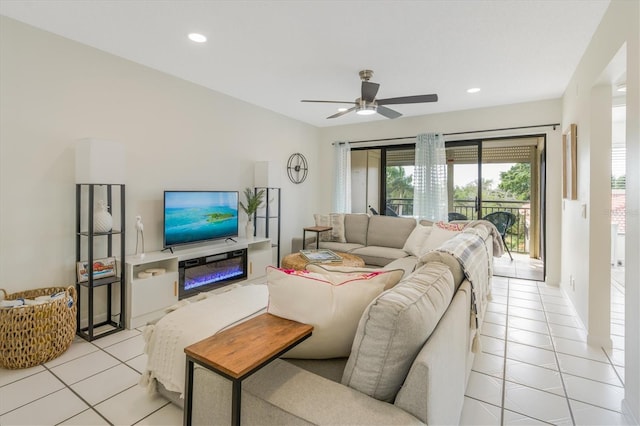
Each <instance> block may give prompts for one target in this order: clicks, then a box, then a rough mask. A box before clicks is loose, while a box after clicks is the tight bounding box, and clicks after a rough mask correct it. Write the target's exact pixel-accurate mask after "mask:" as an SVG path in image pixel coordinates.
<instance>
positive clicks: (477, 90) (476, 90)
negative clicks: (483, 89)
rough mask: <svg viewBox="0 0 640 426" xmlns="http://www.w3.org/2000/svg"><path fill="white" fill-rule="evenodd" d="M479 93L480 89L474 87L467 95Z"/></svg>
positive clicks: (468, 90)
mask: <svg viewBox="0 0 640 426" xmlns="http://www.w3.org/2000/svg"><path fill="white" fill-rule="evenodd" d="M479 91H480V88H479V87H472V88H471V89H467V93H478V92H479Z"/></svg>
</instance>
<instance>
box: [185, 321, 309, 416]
mask: <svg viewBox="0 0 640 426" xmlns="http://www.w3.org/2000/svg"><path fill="white" fill-rule="evenodd" d="M312 332H313V326H311V325H308V324H302V323H299V322H296V321H292V320H288V319H285V318H281V317H277V316H275V315H271V314H269V313H266V314H261V315H258V316H257V317H254V318H251V319H249V320H247V321H245V322H242V323H240V324H238V325H236V326H233V327H231V328H229V329H226V330H224V331H221V332H220V333H218V334H214V335H213V336H210V337H208V338H206V339H204V340H201V341H199V342H197V343H194V344H192V345H190V346H187V347H186V348H184V352H185V354H186V358H187V367H186V377H185V393H184V425H185V426H191V420H192V412H191V411H192V408H193V366H194V364H198V365H200V366H202V367H204V368H207V369H209V370H211V371H213V372H215V373H218V374H219V375H221V376H223V377H226V378H227V379H229V380H231V382H232V383H233V384H232V391H231V423H232V424H233V425H240V404H241V395H242V380H244V379H245V378H247V377H248V376H250V375H251V374H253V373H255V372H256V371H258V370H259V369H261V368H262V367H264V366H265V365H267V364H268V363H270V362H271V361H273V360H274V359H276V358H278V357H279V356H280V355H282V354H283V353H285V352H287V351H288V350H289V349H291V348H293V347H294V346H296V345H297V344H298V343H300V342H302V341H303V340H305V339H307V338H308V337H310V336H311V333H312Z"/></svg>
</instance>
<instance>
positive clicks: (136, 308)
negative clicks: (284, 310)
mask: <svg viewBox="0 0 640 426" xmlns="http://www.w3.org/2000/svg"><path fill="white" fill-rule="evenodd" d="M236 240H237V242H233V241H226V242H225V241H218V242H215V243H211V244H207V245H203V246H198V247H192V248H184V249H177V250H175V251H174V252H173V253H171V252H170V251H155V252H150V253H145V254H144V257H141V256H140V255H137V256H126V258H125V282H126V289H127V290H126V291H127V297H126V306H125V326H126V327H127V328H129V329H131V328H136V327H140V326H142V325H145V324H147V323H148V322H150V321H155V320H157V319H159V318H161V317H162V316H163V315H164V314H165V309H166V308H168V307H170V306H172V305H173V304H175V303H177V302H178V294H179V289H178V285H179V269H178V264H179V263H180V262H182V261H188V260H190V259H196V258H201V257H205V256H215V255H218V254H222V253H228V252H233V251H237V250H243V249H246V250H247V278H246V280H245V281H234V283H237V282H249V281H252V280H255V279H257V278H260V277H263V276H264V275H265V273H266V272H265V269H266V267H267V266H269V265H270V264H271V263H272V251H271V240H270V239H269V238H257V237H256V238H254V239H245V238H237V239H236ZM156 268H157V269H162V270H164V273H162V274H159V275H152V276H148V277H146V278H139V273H140V272H143V273H144V272H145V271H149V270H153V269H156ZM143 275H147V274H143ZM224 285H225V284H221V287H223V286H224ZM213 291H215V290H213Z"/></svg>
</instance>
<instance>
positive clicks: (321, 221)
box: [313, 213, 347, 243]
mask: <svg viewBox="0 0 640 426" xmlns="http://www.w3.org/2000/svg"><path fill="white" fill-rule="evenodd" d="M313 218H314V220H315V222H316V226H331V227H332V228H333V229H332V230H331V231H327V232H321V233H320V235H319V237H320V241H333V242H336V243H346V242H347V239H346V238H345V235H344V214H342V213H330V214H314V215H313Z"/></svg>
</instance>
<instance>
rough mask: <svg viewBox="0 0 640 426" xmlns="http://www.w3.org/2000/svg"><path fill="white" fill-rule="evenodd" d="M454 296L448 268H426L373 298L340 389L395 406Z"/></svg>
mask: <svg viewBox="0 0 640 426" xmlns="http://www.w3.org/2000/svg"><path fill="white" fill-rule="evenodd" d="M453 292H454V286H453V277H452V276H451V271H449V268H448V267H447V266H446V265H444V264H442V263H429V264H428V265H426V266H424V267H422V268H421V269H419V270H417V271H416V272H414V273H413V274H411V275H410V276H409V277H407V278H405V279H404V280H402V281H401V282H400V283H399V284H398V285H396V286H395V287H393V288H392V289H390V290H387V291H385V292H384V293H382V294H381V295H380V296H378V297H377V298H375V299H374V300H373V302H371V304H370V305H369V306H368V307H367V309H366V310H365V311H364V313H363V314H362V317H361V318H360V322H359V324H358V329H357V331H356V336H355V339H354V341H353V347H352V348H351V355H350V356H349V360H348V361H347V365H346V367H345V370H344V374H343V376H342V384H344V385H346V386H349V387H351V388H353V389H356V390H358V391H360V392H362V393H364V394H366V395H369V396H371V397H373V398H376V399H379V400H381V401H387V402H393V400H394V399H395V397H396V394H397V393H398V390H399V389H400V387H401V386H402V383H403V382H404V380H405V377H406V376H407V373H408V372H409V368H410V367H411V364H412V363H413V360H414V359H415V357H416V356H417V354H418V352H420V349H421V348H422V346H423V345H424V343H425V342H426V341H427V339H428V338H429V336H430V335H431V333H432V332H433V330H434V329H435V327H436V325H437V324H438V321H439V320H440V318H441V317H442V315H443V314H444V312H445V310H446V309H447V306H449V303H450V302H451V298H452V297H453Z"/></svg>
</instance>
